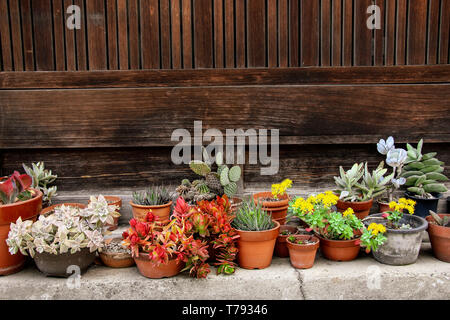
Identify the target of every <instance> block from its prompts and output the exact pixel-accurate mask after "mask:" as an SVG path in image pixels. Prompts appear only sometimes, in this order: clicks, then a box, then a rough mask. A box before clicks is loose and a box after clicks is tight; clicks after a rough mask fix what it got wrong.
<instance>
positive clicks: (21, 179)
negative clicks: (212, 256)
mask: <svg viewBox="0 0 450 320" xmlns="http://www.w3.org/2000/svg"><path fill="white" fill-rule="evenodd" d="M31 184H32V179H31V177H30V176H29V175H27V174H22V175H21V174H20V173H19V172H18V171H14V173H13V174H12V175H11V176H9V177H5V178H0V204H11V203H15V202H18V201H25V200H29V199H31V198H32V197H33V191H32V190H30V187H31Z"/></svg>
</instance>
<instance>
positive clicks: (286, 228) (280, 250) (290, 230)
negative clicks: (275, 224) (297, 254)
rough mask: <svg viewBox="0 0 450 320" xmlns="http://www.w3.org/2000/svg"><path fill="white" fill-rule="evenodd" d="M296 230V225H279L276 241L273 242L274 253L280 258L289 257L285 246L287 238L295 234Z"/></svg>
mask: <svg viewBox="0 0 450 320" xmlns="http://www.w3.org/2000/svg"><path fill="white" fill-rule="evenodd" d="M297 232H298V230H297V227H295V226H291V225H288V224H284V225H282V226H280V234H279V235H278V237H277V241H276V243H275V251H274V254H275V255H276V256H277V257H280V258H287V257H289V250H288V247H287V238H288V237H290V236H292V235H294V234H296V233H297Z"/></svg>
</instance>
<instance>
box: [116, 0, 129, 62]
mask: <svg viewBox="0 0 450 320" xmlns="http://www.w3.org/2000/svg"><path fill="white" fill-rule="evenodd" d="M127 15H128V13H127V1H126V0H117V28H118V35H119V39H118V41H119V68H120V70H127V69H128V32H127V29H128V21H127Z"/></svg>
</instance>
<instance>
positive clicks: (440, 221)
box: [430, 210, 450, 227]
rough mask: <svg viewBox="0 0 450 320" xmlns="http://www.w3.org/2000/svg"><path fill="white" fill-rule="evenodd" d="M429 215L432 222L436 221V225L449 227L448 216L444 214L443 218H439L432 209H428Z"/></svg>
mask: <svg viewBox="0 0 450 320" xmlns="http://www.w3.org/2000/svg"><path fill="white" fill-rule="evenodd" d="M430 215H431V216H432V217H433V220H434V222H436V224H437V225H438V226H442V227H447V226H449V227H450V218H449V217H448V216H444V217H443V218H441V217H440V216H439V215H438V214H437V213H436V212H434V211H433V210H430Z"/></svg>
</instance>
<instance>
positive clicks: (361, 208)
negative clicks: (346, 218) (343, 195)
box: [336, 199, 373, 220]
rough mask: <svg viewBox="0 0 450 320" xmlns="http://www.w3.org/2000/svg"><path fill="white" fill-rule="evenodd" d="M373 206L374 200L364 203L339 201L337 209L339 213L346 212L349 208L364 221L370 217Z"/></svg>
mask: <svg viewBox="0 0 450 320" xmlns="http://www.w3.org/2000/svg"><path fill="white" fill-rule="evenodd" d="M372 205H373V199H370V200H368V201H363V202H357V201H355V202H352V201H342V200H338V202H337V204H336V207H337V209H338V211H339V212H344V211H345V210H347V209H348V208H352V209H353V211H354V212H355V215H356V216H357V217H358V219H361V220H362V219H364V218H365V217H367V216H368V215H369V212H370V209H371V208H372Z"/></svg>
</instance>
